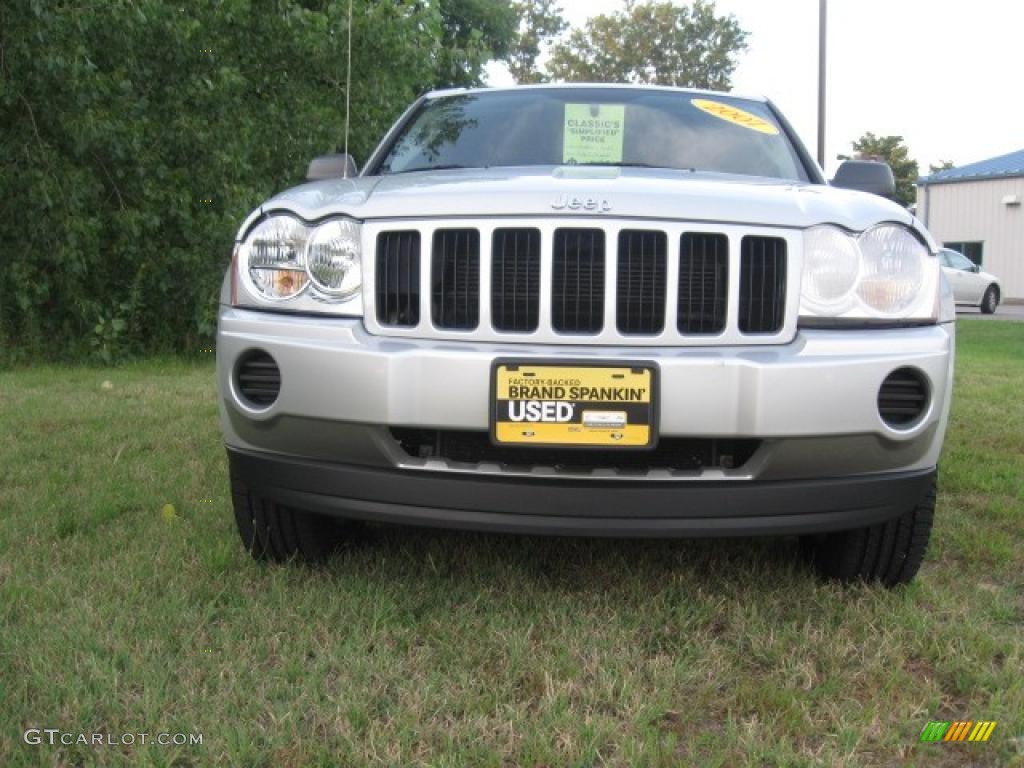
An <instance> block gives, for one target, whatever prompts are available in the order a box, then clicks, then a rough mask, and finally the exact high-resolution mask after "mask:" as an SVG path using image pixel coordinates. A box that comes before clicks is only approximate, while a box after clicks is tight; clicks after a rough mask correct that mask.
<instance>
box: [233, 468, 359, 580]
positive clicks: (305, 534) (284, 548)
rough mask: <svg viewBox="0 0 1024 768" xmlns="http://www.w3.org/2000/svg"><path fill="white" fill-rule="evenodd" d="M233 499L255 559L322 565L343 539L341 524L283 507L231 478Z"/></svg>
mask: <svg viewBox="0 0 1024 768" xmlns="http://www.w3.org/2000/svg"><path fill="white" fill-rule="evenodd" d="M231 500H232V504H233V506H234V510H235V523H236V524H237V526H238V533H239V535H240V536H241V537H242V543H243V544H244V545H245V548H246V549H247V550H249V554H251V555H252V556H253V558H254V559H255V560H271V561H274V562H284V561H286V560H291V559H299V560H305V561H307V562H320V561H322V560H324V559H326V558H327V556H328V555H330V554H331V552H333V551H334V550H335V549H336V548H337V546H338V544H339V543H340V542H341V539H342V528H341V525H340V523H339V522H338V521H337V520H334V519H333V518H330V517H326V516H324V515H316V514H313V513H312V512H302V511H299V510H295V509H290V508H288V507H283V506H281V505H280V504H277V503H276V502H274V501H271V500H270V499H267V498H264V497H263V496H260V495H259V494H257V493H254V492H252V491H251V490H250V489H249V488H247V487H246V486H245V485H244V484H243V483H242V482H241V481H240V480H238V478H235V477H232V478H231Z"/></svg>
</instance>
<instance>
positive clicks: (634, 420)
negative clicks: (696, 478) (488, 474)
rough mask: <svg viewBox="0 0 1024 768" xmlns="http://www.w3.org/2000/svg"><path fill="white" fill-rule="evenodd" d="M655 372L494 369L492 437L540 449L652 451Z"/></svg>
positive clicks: (513, 365) (505, 364) (586, 366)
mask: <svg viewBox="0 0 1024 768" xmlns="http://www.w3.org/2000/svg"><path fill="white" fill-rule="evenodd" d="M655 383H656V371H655V369H654V367H653V366H650V365H634V364H623V365H592V364H590V363H566V364H564V365H562V364H544V365H536V364H533V363H524V362H512V361H503V360H502V361H498V362H497V363H495V365H494V373H493V387H492V392H493V396H492V398H491V400H492V409H491V437H492V439H493V440H494V442H495V443H499V444H514V445H538V446H581V447H582V446H592V447H593V446H597V447H602V448H611V447H615V448H649V447H652V446H653V445H654V443H655V440H656V436H657V431H656V429H655V410H654V408H655Z"/></svg>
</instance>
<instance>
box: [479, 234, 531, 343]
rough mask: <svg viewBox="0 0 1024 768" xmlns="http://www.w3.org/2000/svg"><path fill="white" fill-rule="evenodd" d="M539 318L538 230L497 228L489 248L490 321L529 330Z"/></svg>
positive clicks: (497, 327)
mask: <svg viewBox="0 0 1024 768" xmlns="http://www.w3.org/2000/svg"><path fill="white" fill-rule="evenodd" d="M539 319H540V230H539V229H496V230H494V240H493V242H492V248H491V322H492V324H493V326H494V328H495V330H498V331H515V332H518V333H531V332H533V331H535V330H537V323H538V320H539Z"/></svg>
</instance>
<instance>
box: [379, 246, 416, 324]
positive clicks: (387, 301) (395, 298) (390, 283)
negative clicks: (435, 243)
mask: <svg viewBox="0 0 1024 768" xmlns="http://www.w3.org/2000/svg"><path fill="white" fill-rule="evenodd" d="M376 285H377V291H376V299H377V301H376V303H377V322H379V323H380V324H381V325H390V326H393V327H395V328H403V327H404V328H414V327H415V326H416V325H418V324H419V322H420V233H419V232H415V231H413V232H381V233H380V234H379V235H378V236H377V280H376Z"/></svg>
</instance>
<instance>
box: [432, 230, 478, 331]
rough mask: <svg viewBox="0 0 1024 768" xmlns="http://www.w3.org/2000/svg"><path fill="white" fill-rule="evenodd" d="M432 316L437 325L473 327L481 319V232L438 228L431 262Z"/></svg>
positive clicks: (435, 233)
mask: <svg viewBox="0 0 1024 768" xmlns="http://www.w3.org/2000/svg"><path fill="white" fill-rule="evenodd" d="M430 292H431V299H432V301H431V319H432V320H433V323H434V326H435V327H437V328H447V329H456V330H472V329H473V328H476V327H477V325H478V324H479V322H480V233H479V232H477V231H476V230H475V229H439V230H437V231H436V232H434V248H433V252H432V256H431V264H430Z"/></svg>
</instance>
